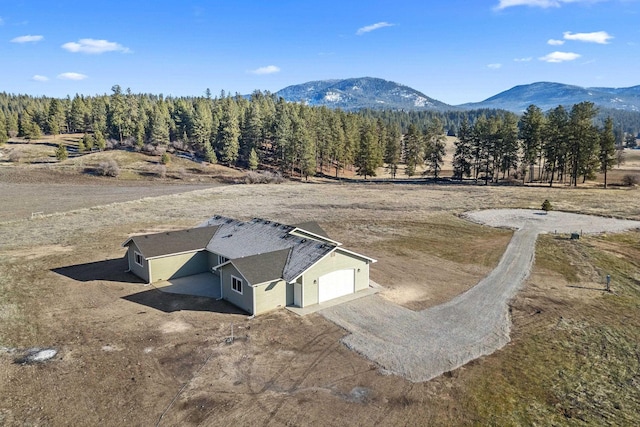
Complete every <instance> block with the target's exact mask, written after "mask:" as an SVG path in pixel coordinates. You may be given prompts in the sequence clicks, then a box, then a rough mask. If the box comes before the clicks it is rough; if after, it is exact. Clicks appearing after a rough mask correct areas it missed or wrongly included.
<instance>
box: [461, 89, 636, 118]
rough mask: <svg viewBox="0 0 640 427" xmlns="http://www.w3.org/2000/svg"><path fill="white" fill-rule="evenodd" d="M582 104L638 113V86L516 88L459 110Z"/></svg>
mask: <svg viewBox="0 0 640 427" xmlns="http://www.w3.org/2000/svg"><path fill="white" fill-rule="evenodd" d="M583 101H590V102H593V103H594V104H596V106H598V107H601V108H611V109H616V110H624V111H631V112H640V86H633V87H629V88H606V87H599V88H584V87H580V86H573V85H567V84H562V83H552V82H537V83H532V84H528V85H520V86H515V87H513V88H511V89H509V90H506V91H504V92H500V93H499V94H497V95H494V96H492V97H490V98H488V99H485V100H484V101H482V102H471V103H467V104H462V105H459V106H458V107H460V108H464V109H477V108H501V109H505V110H509V111H513V112H517V113H519V112H522V111H524V110H526V109H527V107H528V106H529V105H531V104H534V105H537V106H538V107H540V108H541V109H542V110H545V111H546V110H548V109H551V108H555V107H557V106H558V105H564V106H572V105H574V104H577V103H580V102H583Z"/></svg>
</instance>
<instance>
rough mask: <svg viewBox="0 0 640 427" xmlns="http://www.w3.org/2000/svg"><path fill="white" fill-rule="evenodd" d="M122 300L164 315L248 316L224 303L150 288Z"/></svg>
mask: <svg viewBox="0 0 640 427" xmlns="http://www.w3.org/2000/svg"><path fill="white" fill-rule="evenodd" d="M122 299H124V300H127V301H130V302H134V303H136V304H141V305H145V306H147V307H151V308H154V309H156V310H160V311H163V312H165V313H173V312H174V311H182V310H185V311H207V312H214V313H222V314H241V315H248V313H247V312H245V311H243V310H241V309H239V308H238V307H236V306H234V305H232V304H230V303H228V302H226V301H224V300H216V299H214V298H208V297H199V296H195V295H182V294H171V293H168V292H162V291H159V290H158V289H156V288H152V289H149V290H146V291H143V292H138V293H135V294H132V295H127V296H125V297H122Z"/></svg>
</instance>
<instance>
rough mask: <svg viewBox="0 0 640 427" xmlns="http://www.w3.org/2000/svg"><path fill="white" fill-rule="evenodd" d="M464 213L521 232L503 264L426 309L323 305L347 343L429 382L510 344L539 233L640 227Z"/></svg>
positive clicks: (553, 215) (556, 216) (534, 214)
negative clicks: (512, 307)
mask: <svg viewBox="0 0 640 427" xmlns="http://www.w3.org/2000/svg"><path fill="white" fill-rule="evenodd" d="M465 217H466V218H467V219H469V220H471V221H474V222H478V223H482V224H487V225H491V226H494V227H509V228H515V229H516V231H515V233H514V234H513V237H512V239H511V241H510V242H509V245H508V246H507V249H506V251H505V253H504V254H503V256H502V258H501V260H500V262H499V263H498V266H497V267H496V268H495V269H494V270H493V271H492V272H491V273H490V274H489V275H488V276H487V277H485V278H484V279H482V280H481V281H480V282H479V283H478V284H477V285H476V286H474V287H473V288H471V289H469V290H468V291H467V292H465V293H463V294H461V295H459V296H457V297H455V298H454V299H452V300H451V301H449V302H447V303H445V304H441V305H438V306H435V307H431V308H428V309H426V310H423V311H412V310H409V309H407V308H404V307H401V306H398V305H395V304H393V303H391V302H389V301H387V300H385V299H384V298H382V297H381V296H378V295H374V296H371V297H367V298H361V299H358V300H355V301H351V302H348V303H345V304H341V305H338V306H334V307H330V308H327V309H324V310H321V311H320V313H321V314H322V315H323V316H324V317H326V318H327V319H329V320H331V321H332V322H334V323H336V324H337V325H339V326H341V327H343V328H345V329H346V330H347V331H349V332H350V334H349V335H347V336H346V337H344V338H343V342H344V343H345V345H346V346H347V347H349V348H351V349H353V350H354V351H356V352H358V353H360V354H362V355H363V356H365V357H367V358H368V359H370V360H372V361H374V362H376V363H377V364H378V365H379V366H381V368H382V369H383V370H385V371H388V372H391V373H393V374H396V375H401V376H403V377H405V378H407V379H408V380H410V381H412V382H422V381H428V380H430V379H432V378H435V377H437V376H439V375H442V374H443V373H445V372H448V371H451V370H453V369H456V368H458V367H460V366H462V365H464V364H466V363H468V362H470V361H472V360H474V359H477V358H479V357H481V356H484V355H488V354H491V353H493V352H494V351H496V350H498V349H500V348H502V347H503V346H504V345H506V344H507V343H508V342H509V341H510V327H511V320H510V318H509V301H510V300H511V299H512V298H513V297H514V296H515V294H516V293H517V291H518V290H519V289H520V288H521V287H522V285H523V284H524V282H525V280H526V278H527V277H528V276H529V273H530V271H531V267H532V266H533V261H534V254H535V243H536V239H537V236H538V234H540V233H549V232H551V233H553V232H558V233H573V232H578V233H580V232H582V233H599V232H605V231H608V232H622V231H625V230H630V229H635V228H640V222H639V221H626V220H618V219H612V218H603V217H595V216H587V215H578V214H569V213H564V212H549V213H548V214H544V213H542V212H538V211H533V210H520V209H495V210H487V211H479V212H471V213H467V214H465Z"/></svg>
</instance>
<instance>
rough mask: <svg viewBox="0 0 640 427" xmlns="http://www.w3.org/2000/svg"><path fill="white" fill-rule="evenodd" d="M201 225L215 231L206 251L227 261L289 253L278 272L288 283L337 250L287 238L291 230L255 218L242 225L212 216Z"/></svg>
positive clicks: (317, 243) (334, 246)
mask: <svg viewBox="0 0 640 427" xmlns="http://www.w3.org/2000/svg"><path fill="white" fill-rule="evenodd" d="M205 225H208V226H218V227H219V228H218V230H217V231H216V233H215V234H214V236H213V238H212V239H211V241H210V242H209V244H208V245H207V250H209V251H210V252H214V253H216V254H219V255H222V256H224V257H226V258H228V259H230V260H235V259H238V258H245V257H248V256H253V255H261V254H268V253H271V252H275V251H280V250H283V249H290V250H291V251H290V254H289V258H288V261H287V263H286V265H285V266H284V269H283V272H282V278H283V279H284V280H286V281H288V282H291V281H293V280H295V279H296V278H297V277H298V276H299V275H300V274H302V273H303V272H304V271H305V270H307V269H308V268H309V267H311V266H312V265H313V264H315V263H316V262H318V261H319V260H320V259H321V258H322V257H324V256H325V255H327V254H328V253H330V252H331V251H333V250H334V249H335V248H336V247H337V246H336V245H333V244H330V243H325V242H319V241H317V240H313V239H306V238H302V237H298V236H294V235H291V234H290V232H291V231H292V230H293V229H294V228H295V227H292V226H290V225H284V224H280V223H277V222H272V221H268V220H262V219H259V218H255V219H253V220H251V221H248V222H242V221H238V220H235V219H231V218H226V217H222V216H215V217H213V218H211V219H210V220H209V221H207V222H206V223H205ZM247 280H249V279H248V278H247ZM266 280H269V279H266ZM261 281H264V280H261Z"/></svg>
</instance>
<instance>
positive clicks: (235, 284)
mask: <svg viewBox="0 0 640 427" xmlns="http://www.w3.org/2000/svg"><path fill="white" fill-rule="evenodd" d="M231 289H233V290H234V291H236V292H237V293H239V294H241V293H242V279H238V278H237V277H236V276H231Z"/></svg>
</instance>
